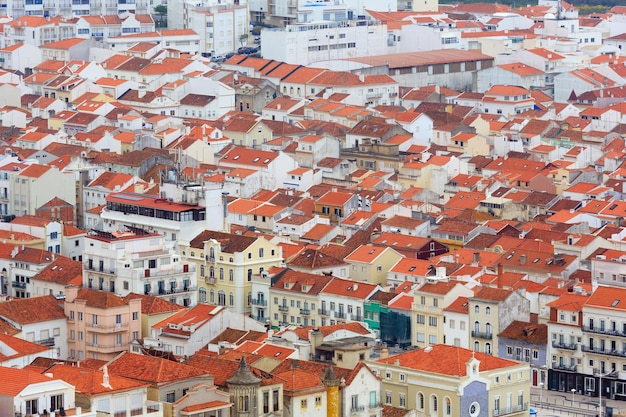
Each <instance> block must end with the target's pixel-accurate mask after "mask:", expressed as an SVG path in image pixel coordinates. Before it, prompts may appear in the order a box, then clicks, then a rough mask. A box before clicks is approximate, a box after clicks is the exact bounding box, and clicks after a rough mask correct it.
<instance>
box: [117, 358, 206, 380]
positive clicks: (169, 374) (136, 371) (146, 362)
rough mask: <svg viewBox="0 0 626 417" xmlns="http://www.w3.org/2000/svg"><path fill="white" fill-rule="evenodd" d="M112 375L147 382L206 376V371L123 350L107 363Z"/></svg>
mask: <svg viewBox="0 0 626 417" xmlns="http://www.w3.org/2000/svg"><path fill="white" fill-rule="evenodd" d="M107 367H108V370H109V372H110V373H111V374H112V375H120V376H123V377H126V378H130V379H134V380H135V381H141V382H143V383H148V384H159V383H164V382H175V381H182V380H185V379H190V378H200V377H205V378H206V377H207V376H208V372H205V371H204V370H202V369H198V368H196V367H193V366H189V365H185V364H183V363H178V362H173V361H170V360H167V359H162V358H157V357H154V356H145V355H136V354H133V353H129V352H125V353H123V354H121V355H120V356H118V357H116V358H115V359H113V360H112V361H110V362H109V363H108V364H107Z"/></svg>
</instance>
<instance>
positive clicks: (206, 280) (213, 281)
mask: <svg viewBox="0 0 626 417" xmlns="http://www.w3.org/2000/svg"><path fill="white" fill-rule="evenodd" d="M204 282H206V283H207V284H211V285H215V277H206V278H205V279H204Z"/></svg>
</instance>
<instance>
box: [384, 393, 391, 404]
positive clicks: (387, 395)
mask: <svg viewBox="0 0 626 417" xmlns="http://www.w3.org/2000/svg"><path fill="white" fill-rule="evenodd" d="M385 404H390V405H391V391H385Z"/></svg>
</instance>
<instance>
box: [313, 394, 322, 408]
mask: <svg viewBox="0 0 626 417" xmlns="http://www.w3.org/2000/svg"><path fill="white" fill-rule="evenodd" d="M315 406H316V407H321V406H322V397H321V396H319V395H318V396H316V397H315Z"/></svg>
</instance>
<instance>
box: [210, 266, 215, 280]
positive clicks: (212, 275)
mask: <svg viewBox="0 0 626 417" xmlns="http://www.w3.org/2000/svg"><path fill="white" fill-rule="evenodd" d="M209 278H215V268H213V266H210V267H209Z"/></svg>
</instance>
